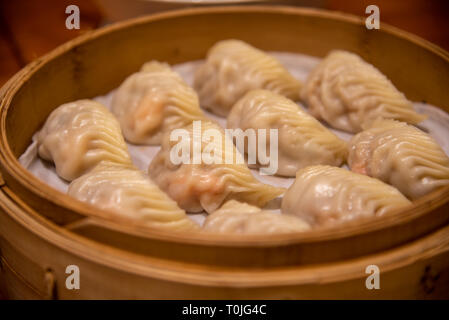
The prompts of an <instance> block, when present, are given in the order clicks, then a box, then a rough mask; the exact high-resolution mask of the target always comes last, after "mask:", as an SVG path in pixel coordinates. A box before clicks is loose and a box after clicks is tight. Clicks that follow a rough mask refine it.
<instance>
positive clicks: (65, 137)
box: [37, 100, 131, 181]
mask: <svg viewBox="0 0 449 320" xmlns="http://www.w3.org/2000/svg"><path fill="white" fill-rule="evenodd" d="M37 143H38V153H39V156H40V157H41V158H43V159H45V160H49V161H52V162H54V164H55V167H56V172H57V174H58V175H59V176H60V177H61V178H63V179H65V180H68V181H72V180H73V179H76V178H78V177H79V176H81V175H82V174H84V173H86V172H88V171H89V170H91V169H92V168H93V167H95V166H96V165H97V164H98V163H100V162H101V161H110V162H116V163H122V164H131V157H130V155H129V153H128V148H127V146H126V143H125V140H124V139H123V136H122V133H121V130H120V124H119V123H118V121H117V120H116V119H115V118H114V116H113V115H112V113H111V112H109V110H108V109H106V107H104V106H103V105H102V104H100V103H98V102H96V101H93V100H78V101H75V102H70V103H66V104H63V105H61V106H59V107H58V108H57V109H55V110H54V111H53V112H52V113H51V114H50V115H49V117H48V118H47V121H46V122H45V124H44V126H43V128H42V129H41V130H40V131H39V133H38V134H37Z"/></svg>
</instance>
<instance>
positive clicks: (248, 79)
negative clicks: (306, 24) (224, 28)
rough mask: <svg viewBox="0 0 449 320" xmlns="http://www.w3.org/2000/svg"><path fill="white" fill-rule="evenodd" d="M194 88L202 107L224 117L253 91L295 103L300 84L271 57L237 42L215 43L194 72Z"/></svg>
mask: <svg viewBox="0 0 449 320" xmlns="http://www.w3.org/2000/svg"><path fill="white" fill-rule="evenodd" d="M194 88H195V89H196V91H197V92H198V94H199V97H200V102H201V106H202V107H203V108H206V109H208V110H210V111H211V112H213V113H215V114H217V115H219V116H226V115H227V114H228V112H229V111H230V109H231V107H232V106H233V105H234V103H235V102H236V101H237V100H238V99H240V98H241V97H242V96H243V95H244V94H245V93H247V92H248V91H250V90H253V89H267V90H270V91H273V92H276V93H279V94H281V95H284V96H286V97H288V98H290V99H293V100H298V99H299V91H300V89H301V82H300V81H299V80H297V79H295V78H294V77H293V76H292V75H291V74H290V73H289V72H288V71H287V69H285V68H284V67H283V66H282V64H281V63H280V62H279V61H278V60H276V59H275V58H274V57H272V56H270V55H268V54H266V53H265V52H263V51H261V50H259V49H256V48H254V47H252V46H251V45H249V44H247V43H245V42H243V41H240V40H224V41H220V42H218V43H216V44H215V45H214V46H213V47H212V48H211V49H210V50H209V52H208V54H207V58H206V61H205V62H204V63H203V64H202V65H201V66H200V67H199V68H198V69H197V71H196V72H195V78H194Z"/></svg>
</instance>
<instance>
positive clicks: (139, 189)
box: [68, 163, 198, 230]
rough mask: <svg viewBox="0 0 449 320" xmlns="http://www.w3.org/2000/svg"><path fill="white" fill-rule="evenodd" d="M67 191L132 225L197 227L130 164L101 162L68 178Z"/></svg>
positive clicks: (185, 228)
mask: <svg viewBox="0 0 449 320" xmlns="http://www.w3.org/2000/svg"><path fill="white" fill-rule="evenodd" d="M68 194H69V195H70V196H72V197H74V198H76V199H78V200H80V201H82V202H86V203H88V204H91V205H93V206H95V207H97V208H100V209H104V210H109V211H110V212H114V213H116V214H117V215H119V216H121V217H125V218H128V219H131V220H133V222H135V223H136V224H143V225H149V226H154V227H159V228H166V229H171V230H189V229H195V228H198V226H197V225H196V224H195V223H194V222H193V221H192V220H190V219H189V218H188V217H187V215H186V213H185V212H184V210H182V209H180V208H179V207H178V205H177V204H176V202H174V201H173V200H172V199H170V198H169V197H168V196H167V195H166V194H165V193H164V192H162V191H161V190H160V189H159V188H158V187H157V186H156V185H155V184H154V183H153V182H152V181H151V180H150V179H149V177H148V176H146V175H145V173H143V172H141V171H140V170H138V169H136V168H134V167H132V166H126V165H119V164H114V163H102V164H100V165H98V166H97V167H95V168H94V169H93V170H92V171H90V172H89V173H87V174H85V175H83V176H81V177H80V178H78V179H76V180H74V181H72V183H71V184H70V186H69V190H68Z"/></svg>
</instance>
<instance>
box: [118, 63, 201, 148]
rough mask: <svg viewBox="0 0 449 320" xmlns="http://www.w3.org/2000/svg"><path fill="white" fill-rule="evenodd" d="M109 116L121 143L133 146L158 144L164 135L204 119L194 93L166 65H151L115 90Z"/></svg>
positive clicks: (145, 65) (147, 65) (147, 64)
mask: <svg viewBox="0 0 449 320" xmlns="http://www.w3.org/2000/svg"><path fill="white" fill-rule="evenodd" d="M112 112H113V113H114V114H115V116H116V117H117V118H118V119H119V121H120V125H121V127H122V130H123V134H124V136H125V139H126V140H127V141H129V142H131V143H135V144H149V145H154V144H160V143H161V137H162V134H163V132H164V131H169V130H172V129H174V128H180V127H183V126H186V125H188V124H189V123H190V122H192V121H193V120H198V119H202V118H203V117H204V115H203V112H202V110H201V109H200V106H199V101H198V96H197V94H196V92H195V91H194V90H193V89H192V88H191V87H189V86H188V85H187V84H186V83H185V82H184V80H182V78H181V77H180V76H179V75H178V74H177V73H176V72H174V71H173V70H171V68H170V66H169V65H168V64H164V63H159V62H156V61H151V62H148V63H146V64H144V65H143V66H142V69H141V71H140V72H136V73H134V74H132V75H130V76H129V77H128V78H127V79H126V80H125V81H124V82H123V83H122V84H121V85H120V87H119V88H118V89H117V92H116V93H115V94H114V97H113V100H112Z"/></svg>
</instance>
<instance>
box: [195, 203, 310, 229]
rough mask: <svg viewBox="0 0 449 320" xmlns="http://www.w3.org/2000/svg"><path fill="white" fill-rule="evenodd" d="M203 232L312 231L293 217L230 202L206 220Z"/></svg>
mask: <svg viewBox="0 0 449 320" xmlns="http://www.w3.org/2000/svg"><path fill="white" fill-rule="evenodd" d="M203 230H204V231H207V232H215V233H225V234H275V233H293V232H303V231H307V230H310V226H309V225H308V224H307V223H306V222H305V221H303V220H301V219H299V218H297V217H294V216H291V215H286V214H278V213H273V212H269V211H267V210H262V209H260V208H258V207H255V206H251V205H249V204H247V203H243V202H239V201H235V200H230V201H228V202H226V203H225V204H223V205H222V206H221V208H220V209H218V210H216V211H214V212H213V213H212V214H210V215H209V216H208V217H207V218H206V220H205V222H204V225H203Z"/></svg>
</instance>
